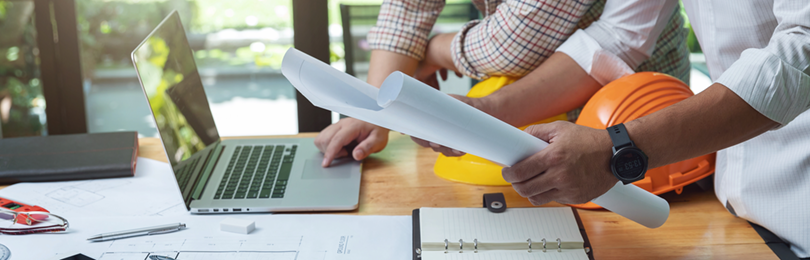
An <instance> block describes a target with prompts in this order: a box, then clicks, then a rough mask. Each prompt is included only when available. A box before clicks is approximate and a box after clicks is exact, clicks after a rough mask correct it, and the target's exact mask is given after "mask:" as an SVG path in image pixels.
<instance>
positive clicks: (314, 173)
mask: <svg viewBox="0 0 810 260" xmlns="http://www.w3.org/2000/svg"><path fill="white" fill-rule="evenodd" d="M345 159H348V160H345ZM345 159H343V160H335V161H332V166H329V167H327V168H324V167H321V161H320V160H312V159H308V160H307V161H306V164H304V172H303V174H301V179H304V180H312V179H347V178H349V177H351V175H352V172H351V169H352V168H351V164H352V163H353V162H354V160H353V159H351V158H345ZM344 160H345V161H344Z"/></svg>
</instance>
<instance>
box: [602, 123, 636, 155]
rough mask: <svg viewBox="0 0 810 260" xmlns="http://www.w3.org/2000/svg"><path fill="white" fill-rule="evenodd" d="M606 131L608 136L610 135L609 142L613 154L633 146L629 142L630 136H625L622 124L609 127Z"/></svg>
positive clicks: (625, 131)
mask: <svg viewBox="0 0 810 260" xmlns="http://www.w3.org/2000/svg"><path fill="white" fill-rule="evenodd" d="M607 130H608V135H610V140H611V141H613V149H614V150H613V152H616V151H617V150H619V148H622V147H625V146H628V145H632V144H633V141H630V135H628V134H627V128H625V127H624V124H618V125H614V126H611V127H609V128H608V129H607Z"/></svg>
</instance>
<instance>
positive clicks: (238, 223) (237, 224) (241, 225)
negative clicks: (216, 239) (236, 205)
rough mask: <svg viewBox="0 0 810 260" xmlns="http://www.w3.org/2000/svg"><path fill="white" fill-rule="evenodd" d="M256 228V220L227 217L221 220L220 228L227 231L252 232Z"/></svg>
mask: <svg viewBox="0 0 810 260" xmlns="http://www.w3.org/2000/svg"><path fill="white" fill-rule="evenodd" d="M255 228H256V223H255V222H253V221H250V220H245V219H238V218H226V219H223V220H222V221H221V222H219V229H220V230H222V231H227V232H233V233H239V234H250V232H253V229H255Z"/></svg>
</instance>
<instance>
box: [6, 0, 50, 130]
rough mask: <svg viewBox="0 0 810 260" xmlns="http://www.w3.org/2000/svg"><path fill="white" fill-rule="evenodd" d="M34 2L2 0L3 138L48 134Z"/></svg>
mask: <svg viewBox="0 0 810 260" xmlns="http://www.w3.org/2000/svg"><path fill="white" fill-rule="evenodd" d="M36 34H37V32H36V27H35V26H34V2H33V1H3V0H0V126H2V127H0V137H17V136H32V135H44V134H47V126H46V118H45V98H44V97H43V96H42V83H41V81H40V79H39V74H40V70H39V49H37V38H36Z"/></svg>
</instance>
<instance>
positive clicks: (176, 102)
mask: <svg viewBox="0 0 810 260" xmlns="http://www.w3.org/2000/svg"><path fill="white" fill-rule="evenodd" d="M132 60H133V62H134V63H135V69H136V70H137V72H138V77H139V78H140V81H141V85H142V86H143V89H144V92H145V93H146V98H147V100H148V102H149V106H150V107H151V109H152V115H153V116H154V117H155V123H156V124H157V128H158V132H159V133H160V137H161V139H162V141H163V145H164V146H165V147H166V154H167V155H168V157H169V162H170V163H171V164H172V168H174V169H175V171H177V170H178V167H176V166H177V165H178V163H181V162H183V161H184V160H186V159H189V158H191V157H192V156H193V155H194V154H195V153H197V152H199V151H202V150H203V149H205V148H206V147H207V146H209V145H211V144H213V143H214V142H216V141H217V140H219V133H217V128H216V125H214V117H213V116H212V115H211V109H210V107H209V106H208V99H207V98H206V96H205V90H204V89H203V86H202V80H201V79H200V74H199V73H198V72H197V66H196V64H195V62H194V56H193V54H192V52H191V47H189V44H188V40H187V39H186V33H185V30H184V29H183V25H182V24H181V23H180V16H179V15H178V14H177V12H176V11H175V12H172V14H170V15H169V16H168V17H167V18H166V19H165V20H163V22H161V23H160V25H158V27H157V28H155V30H154V31H152V33H151V34H150V35H149V36H147V38H146V39H145V40H144V41H143V42H142V43H141V45H139V46H138V47H137V48H135V50H134V51H133V52H132ZM181 187H182V185H181Z"/></svg>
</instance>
